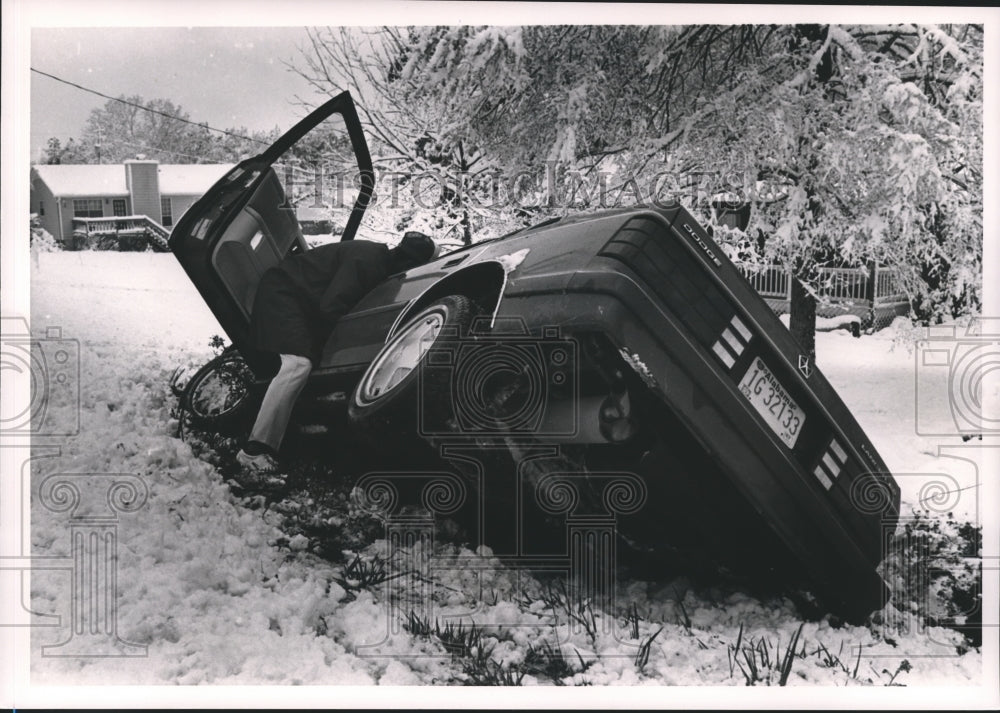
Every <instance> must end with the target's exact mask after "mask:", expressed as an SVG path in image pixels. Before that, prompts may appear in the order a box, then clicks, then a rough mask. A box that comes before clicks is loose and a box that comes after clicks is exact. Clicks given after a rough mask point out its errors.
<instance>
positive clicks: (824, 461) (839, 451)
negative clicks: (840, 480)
mask: <svg viewBox="0 0 1000 713" xmlns="http://www.w3.org/2000/svg"><path fill="white" fill-rule="evenodd" d="M846 464H847V453H846V452H845V451H844V447H843V446H841V445H840V444H839V443H838V442H837V439H836V438H834V439H833V440H832V441H830V445H829V446H828V447H827V449H826V451H824V453H823V457H822V458H820V460H819V463H817V464H816V468H815V470H813V474H814V475H815V476H816V477H817V478H818V479H819V482H821V483H822V484H823V487H824V488H826V489H827V490H829V489H830V488H832V487H833V481H834V480H836V479H837V476H838V475H840V471H841V469H842V468H843V467H844V465H846Z"/></svg>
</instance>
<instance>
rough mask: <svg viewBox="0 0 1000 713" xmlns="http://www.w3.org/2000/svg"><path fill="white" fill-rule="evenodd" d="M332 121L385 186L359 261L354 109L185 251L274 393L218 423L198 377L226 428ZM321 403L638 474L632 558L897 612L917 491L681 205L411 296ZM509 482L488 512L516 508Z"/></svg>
mask: <svg viewBox="0 0 1000 713" xmlns="http://www.w3.org/2000/svg"><path fill="white" fill-rule="evenodd" d="M332 116H336V117H338V118H339V120H341V121H342V122H343V126H344V128H345V135H346V136H347V137H348V139H349V146H350V149H351V150H352V153H353V156H354V160H355V161H356V163H357V167H356V170H357V171H358V174H359V175H360V176H361V177H362V180H361V184H360V190H359V191H358V195H357V197H356V201H355V203H354V207H353V210H352V212H351V215H350V218H349V219H348V220H347V222H346V226H345V227H344V230H343V233H342V236H341V238H340V239H341V240H350V239H352V238H353V237H354V234H355V232H356V231H357V228H358V225H359V223H360V221H361V219H362V216H363V214H364V212H365V207H366V205H367V203H368V200H369V198H370V196H371V194H372V191H373V182H374V179H373V176H374V174H373V172H372V165H371V160H370V158H369V154H368V149H367V146H366V144H365V139H364V136H363V133H362V130H361V126H360V123H359V121H358V118H357V115H356V114H355V111H354V107H353V104H352V102H351V98H350V96H349V94H347V93H344V94H341V95H339V96H338V97H335V98H334V99H332V100H331V101H329V102H328V103H326V104H325V105H323V106H322V107H320V108H319V109H317V110H316V111H315V112H314V113H313V114H311V115H310V116H308V117H307V118H306V119H304V120H302V121H301V122H300V123H299V124H298V125H296V126H295V127H294V128H293V129H292V130H291V131H290V132H289V133H288V134H286V135H285V136H284V137H282V138H281V139H279V141H278V142H276V143H275V144H274V145H273V146H272V147H271V148H269V149H268V150H267V151H265V152H264V153H262V154H261V155H259V156H257V157H254V158H251V159H248V160H246V161H243V162H242V163H240V164H239V165H238V166H236V167H235V168H234V169H232V170H231V171H230V172H229V173H228V174H227V175H226V176H225V177H224V178H223V179H222V180H220V181H219V182H218V183H217V184H216V185H215V186H213V187H212V188H211V189H210V190H209V191H208V192H207V193H206V194H205V196H204V197H203V198H201V199H200V200H199V201H198V202H197V203H195V204H194V205H193V206H192V207H191V209H190V210H188V211H187V212H186V213H185V214H184V216H183V217H182V218H181V219H180V220H179V221H178V223H177V225H176V227H175V228H174V230H173V232H172V234H171V237H170V241H169V243H170V248H171V250H172V251H173V253H174V254H175V255H176V257H177V259H178V260H179V261H180V263H181V265H182V266H183V267H184V269H185V270H186V271H187V274H188V275H189V276H190V278H191V280H192V282H193V283H194V284H195V286H196V287H197V289H198V290H199V291H200V293H201V295H202V297H203V298H204V299H205V301H206V303H207V304H208V306H209V307H210V308H211V309H212V311H213V312H214V314H215V315H216V317H217V319H218V321H219V323H220V324H221V325H222V327H223V328H224V330H225V331H226V333H227V334H228V336H229V338H230V339H231V340H232V343H233V345H234V348H235V350H234V351H233V352H231V353H229V354H228V355H224V357H225V358H226V359H229V360H230V362H232V360H240V362H241V363H245V364H246V365H248V366H249V370H250V371H251V372H252V374H253V375H254V377H253V378H254V380H255V382H256V386H252V387H251V388H249V389H244V390H242V391H240V392H239V395H238V398H235V399H232V398H231V399H228V400H226V401H225V402H224V403H223V405H222V406H219V405H218V404H217V403H216V404H214V405H211V406H208V405H206V406H204V407H203V408H201V407H199V404H201V403H205V404H208V403H209V399H208V398H207V397H206V398H204V399H203V398H201V397H200V396H199V389H201V390H204V391H205V392H206V393H208V392H209V391H211V385H210V382H211V379H210V378H209V376H210V372H208V371H206V372H204V374H201V375H198V376H196V377H195V378H193V379H192V380H191V382H190V383H189V384H188V387H187V395H188V400H189V403H190V406H191V408H192V409H193V410H194V411H195V412H196V415H199V412H200V415H201V417H202V418H203V421H204V422H205V423H208V424H211V423H218V424H221V423H224V422H226V421H227V420H228V421H229V422H232V420H233V419H234V418H235V417H236V416H237V415H239V414H242V415H244V416H245V415H246V413H247V412H248V411H252V410H253V408H254V405H253V398H252V394H253V393H254V392H255V390H259V388H260V386H261V385H264V384H266V383H267V381H268V379H269V378H270V376H271V375H272V374H273V373H274V369H275V364H274V361H273V358H272V356H271V355H268V354H263V353H259V352H257V351H256V350H255V349H254V347H253V345H252V342H251V340H250V338H249V337H250V333H249V326H250V310H251V307H252V305H253V299H254V296H255V290H256V286H257V284H258V282H259V281H260V278H261V276H262V275H263V273H264V272H265V271H266V270H267V269H268V268H270V267H272V266H273V265H275V264H276V263H277V262H278V261H279V260H281V259H282V258H283V257H285V256H287V255H289V254H292V253H295V252H299V251H303V250H308V249H310V248H309V244H308V243H307V242H306V240H305V239H304V237H303V234H302V231H301V228H300V225H299V223H298V221H297V220H296V212H295V206H294V201H292V200H290V197H289V193H290V192H291V190H292V187H291V186H290V185H289V181H288V180H287V179H286V178H285V177H284V176H283V172H282V170H279V169H278V168H277V167H278V165H279V164H280V163H281V162H282V161H283V160H284V159H282V157H283V156H285V157H287V156H288V155H289V152H291V151H294V146H296V144H297V143H299V142H300V141H302V140H303V138H304V137H306V136H307V135H308V134H309V133H310V132H311V131H312V130H314V129H315V128H316V127H317V126H318V125H319V124H320V123H321V122H323V121H324V120H326V119H327V118H329V117H332ZM344 145H346V143H345V144H344ZM223 381H225V380H223ZM216 386H217V385H216ZM304 398H305V400H306V401H308V400H309V399H312V400H314V401H322V402H324V403H326V404H330V403H334V404H337V405H338V406H340V407H342V408H343V409H346V410H347V412H348V414H349V419H350V422H351V423H352V424H353V426H354V427H356V428H357V429H359V431H360V432H362V433H366V434H369V435H372V434H374V435H375V437H376V438H377V436H378V434H379V433H383V432H386V431H395V432H405V433H409V434H415V435H416V436H419V437H420V438H421V439H423V440H424V441H426V442H428V443H431V444H432V445H434V446H436V447H438V448H445V447H447V446H448V445H449V444H456V443H462V444H466V446H467V447H471V448H473V449H474V448H483V449H490V448H494V449H495V448H502V449H503V450H505V451H506V452H508V453H513V454H515V456H517V454H520V455H521V456H522V457H527V456H524V454H526V453H529V452H531V451H532V448H535V449H536V455H535V463H536V464H537V463H539V462H542V461H544V458H542V459H541V460H539V458H538V456H537V447H538V446H547V447H549V448H550V451H548V452H550V453H556V452H558V453H559V457H558V458H553V460H552V462H553V463H554V464H555V465H553V466H552V468H554V469H556V470H558V469H563V470H565V469H566V467H567V466H566V463H567V458H566V457H565V456H566V454H572V456H573V458H572V462H573V463H574V464H575V466H576V467H578V468H579V469H580V470H581V472H583V473H584V475H585V476H586V474H587V473H593V474H599V473H608V472H627V473H629V474H632V475H634V476H636V477H638V478H639V479H641V482H642V490H643V493H644V500H643V502H642V503H641V507H635V508H630V509H629V508H626V509H625V510H628V512H625V511H624V510H623V511H622V512H621V513H620V517H619V518H618V521H617V522H618V525H619V527H620V531H621V534H622V536H623V537H625V538H626V539H627V541H629V542H635V543H654V544H656V543H665V544H668V545H670V546H676V547H680V548H688V549H690V550H694V551H704V552H705V553H706V556H712V557H720V558H721V559H724V560H728V561H736V562H744V563H746V562H755V563H761V564H763V566H768V567H770V566H779V565H780V566H783V567H791V568H794V569H795V570H796V571H797V572H800V573H804V574H805V575H806V576H807V578H808V580H809V581H810V582H811V583H812V587H813V589H814V591H815V592H816V593H817V594H819V595H820V596H821V598H822V599H823V601H824V602H825V603H826V604H827V606H829V607H830V608H831V609H832V610H833V611H836V612H838V613H840V614H842V615H844V616H845V617H847V618H849V619H852V620H856V619H861V618H863V617H864V616H866V615H867V614H868V613H870V612H871V611H872V610H874V609H877V608H879V607H880V606H881V605H882V604H883V603H885V601H886V600H887V596H888V594H887V589H886V586H885V584H884V583H883V581H882V580H881V578H880V576H879V575H878V573H877V567H878V565H879V563H880V561H881V559H882V556H883V552H884V549H885V542H886V541H887V538H888V536H890V535H891V534H892V531H893V530H894V528H895V521H896V517H897V515H898V508H899V488H898V486H897V485H896V483H895V481H894V480H893V477H892V475H891V474H890V473H889V472H888V470H887V468H886V466H885V464H884V463H883V461H882V459H881V458H880V457H879V455H878V453H877V452H876V450H875V448H874V447H873V445H872V444H871V442H870V441H869V439H868V438H867V436H866V435H865V433H864V432H863V431H862V429H861V428H860V426H859V425H858V423H857V422H856V421H855V419H854V418H853V416H852V415H851V413H850V412H849V411H848V409H847V407H846V406H845V405H844V403H843V402H842V401H841V399H840V398H839V397H838V396H837V394H836V392H835V391H834V389H833V388H832V387H831V386H830V384H829V383H828V382H827V381H826V379H825V378H824V377H823V375H822V373H821V372H820V371H819V370H818V369H817V368H816V367H815V366H814V365H812V364H811V363H810V362H809V360H808V359H807V358H805V357H804V356H803V355H802V354H801V350H800V349H799V347H798V346H797V344H796V342H795V341H794V340H793V338H792V337H791V335H790V334H789V332H788V331H787V330H786V329H785V327H784V326H783V325H782V324H781V323H780V321H779V320H778V319H777V318H776V316H775V315H774V313H773V312H772V311H771V310H770V309H769V307H768V306H767V304H766V303H765V302H764V301H763V300H762V299H761V298H760V297H759V296H758V295H757V294H756V293H755V291H754V290H753V288H752V287H751V286H750V285H749V284H748V283H747V282H746V280H744V278H743V277H742V276H741V275H740V273H739V272H738V270H737V269H736V268H735V267H734V266H733V265H732V264H731V263H730V261H729V260H728V259H727V258H726V256H725V255H724V253H723V252H722V251H721V250H720V248H719V247H718V246H717V245H716V244H715V243H714V242H713V240H712V239H711V237H710V236H709V235H708V234H707V233H706V231H705V230H704V229H703V228H702V227H701V226H700V225H699V224H698V223H697V222H696V221H695V220H694V219H693V218H692V216H691V215H690V214H689V213H688V212H687V211H686V210H685V209H684V208H683V207H681V206H679V205H675V206H669V207H664V208H657V209H645V208H643V209H623V210H612V211H605V212H602V213H595V214H588V215H581V216H576V217H570V218H562V219H556V220H550V221H547V222H546V223H543V224H541V225H538V226H535V227H532V228H527V229H523V230H520V231H517V232H515V233H512V234H510V235H506V236H503V237H500V238H496V239H493V240H488V241H483V242H479V243H475V244H473V245H471V246H467V247H461V248H459V249H456V250H453V251H451V252H448V253H447V254H445V255H442V256H440V257H439V258H437V259H435V260H433V261H432V262H430V263H428V264H426V265H423V266H421V267H419V268H416V269H412V270H409V271H408V272H405V273H400V274H395V275H391V276H389V277H388V278H387V279H386V280H385V281H384V282H382V283H381V284H379V285H378V286H377V287H375V288H374V289H373V290H371V292H369V293H368V294H367V295H366V296H365V297H364V298H362V299H361V301H360V302H359V303H357V304H356V305H355V306H354V307H353V309H352V310H351V311H350V312H349V313H348V314H347V315H346V316H344V317H343V318H342V319H340V320H339V322H338V323H337V324H336V326H335V328H334V330H333V332H332V334H331V335H330V337H329V340H328V341H327V343H326V346H325V349H324V350H323V354H322V358H321V360H320V362H319V364H318V365H316V367H315V368H314V370H313V373H312V375H311V377H310V383H309V385H308V386H307V391H306V395H305V397H304ZM320 413H323V411H320ZM523 470H524V471H525V472H527V471H528V470H530V469H523ZM595 477H596V476H595ZM489 478H490V475H489V473H487V474H486V480H487V482H486V484H485V487H484V489H483V490H482V492H480V496H481V497H490V493H500V492H501V491H507V490H509V488H508V487H507V485H506V484H501V485H496V484H494V485H493V486H491V485H490V483H489ZM525 479H526V480H527V479H528V477H527V476H525ZM533 482H534V483H535V484H537V482H538V481H537V476H536V477H535V480H534V481H533ZM515 486H516V487H515ZM512 487H515V489H517V490H518V496H517V497H522V496H521V495H520V488H521V485H520V484H517V483H515V484H514V486H512ZM524 487H525V488H529V487H530V483H525V484H524ZM504 495H505V497H506V498H507V499H508V500H516V499H517V498H514V497H513V496H512V495H511V493H510V492H504ZM515 505H516V503H515ZM522 545H523V543H521V544H516V547H518V548H521V549H522V550H523V547H522ZM512 554H517V552H512Z"/></svg>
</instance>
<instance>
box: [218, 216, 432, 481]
mask: <svg viewBox="0 0 1000 713" xmlns="http://www.w3.org/2000/svg"><path fill="white" fill-rule="evenodd" d="M435 252H436V246H435V245H434V242H433V241H432V240H431V239H430V238H429V237H427V236H426V235H424V234H422V233H417V232H408V233H406V234H405V235H404V236H403V239H402V240H401V241H400V242H399V245H397V246H396V247H394V248H392V249H390V248H389V247H388V246H387V245H384V244H382V243H375V242H371V241H367V240H348V241H343V242H339V243H331V244H328V245H321V246H319V247H316V248H313V249H312V250H307V251H306V252H303V253H298V254H295V255H291V256H289V257H287V258H285V259H284V260H282V261H281V262H280V263H278V265H276V266H275V267H272V268H271V269H269V270H268V271H267V272H265V273H264V276H263V277H262V278H261V281H260V285H259V287H258V288H257V294H256V296H255V297H254V303H253V310H252V312H251V317H250V322H251V324H250V329H251V338H252V340H253V342H254V345H255V346H256V348H257V349H259V350H260V351H263V352H270V353H273V354H277V355H279V357H280V359H281V365H280V367H279V368H278V373H277V374H276V375H275V377H274V378H273V379H272V380H271V383H270V384H269V385H268V387H267V391H266V392H265V394H264V400H263V401H262V402H261V405H260V411H259V412H258V414H257V420H256V421H255V422H254V426H253V430H251V432H250V437H249V439H248V440H247V442H246V444H245V445H244V446H243V448H241V449H240V451H239V453H237V455H236V459H237V461H239V463H240V465H241V466H243V468H244V470H247V471H254V472H257V473H276V472H277V471H278V468H279V466H278V462H277V460H276V458H277V454H278V449H279V448H280V447H281V441H282V440H283V438H284V436H285V430H286V429H287V428H288V421H289V419H290V418H291V415H292V408H293V407H294V405H295V401H296V400H297V399H298V397H299V394H300V393H301V392H302V388H303V387H304V386H305V384H306V381H307V380H308V378H309V374H310V372H311V371H312V368H313V365H315V364H316V363H317V362H318V360H319V356H320V354H321V353H322V350H323V345H324V344H325V342H326V340H327V338H328V337H329V336H330V332H331V331H332V330H333V327H334V325H335V324H336V322H337V320H338V319H340V318H341V317H342V316H343V315H344V314H346V313H347V312H348V310H350V309H351V308H352V307H353V306H354V305H355V304H356V303H357V302H358V301H359V300H360V299H361V298H362V297H364V296H365V294H366V293H367V292H368V291H370V290H371V289H372V288H373V287H375V286H376V285H377V284H378V283H380V282H382V280H384V279H385V278H386V277H388V276H389V275H392V274H394V273H397V272H402V271H404V270H408V269H410V268H413V267H417V266H418V265H422V264H424V263H426V262H427V261H429V260H430V259H431V258H432V257H434V254H435Z"/></svg>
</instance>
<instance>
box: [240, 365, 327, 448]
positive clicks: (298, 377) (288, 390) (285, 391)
mask: <svg viewBox="0 0 1000 713" xmlns="http://www.w3.org/2000/svg"><path fill="white" fill-rule="evenodd" d="M311 371H312V362H311V361H310V360H309V359H307V358H306V357H304V356H298V355H296V354H282V355H281V368H279V369H278V373H277V374H276V375H275V377H274V378H273V379H272V380H271V383H270V385H269V386H268V387H267V392H266V393H265V394H264V400H263V401H262V402H261V404H260V411H259V413H258V414H257V420H256V422H255V423H254V425H253V430H252V431H251V432H250V440H251V441H257V442H259V443H263V444H265V445H266V446H268V447H270V448H271V449H273V450H274V451H277V450H278V448H279V447H280V446H281V441H282V439H283V438H284V436H285V430H286V429H287V428H288V421H289V419H290V418H291V416H292V408H293V407H294V406H295V401H296V399H298V398H299V394H300V393H301V392H302V388H303V387H304V386H305V385H306V381H307V380H308V379H309V373H310V372H311Z"/></svg>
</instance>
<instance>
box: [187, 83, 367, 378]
mask: <svg viewBox="0 0 1000 713" xmlns="http://www.w3.org/2000/svg"><path fill="white" fill-rule="evenodd" d="M374 187H375V174H374V171H373V170H372V161H371V155H370V154H369V152H368V145H367V143H366V142H365V137H364V133H363V131H362V129H361V122H360V121H359V120H358V115H357V111H356V110H355V108H354V102H353V100H352V99H351V95H350V93H349V92H343V93H342V94H339V95H337V96H336V97H334V98H333V99H331V100H330V101H328V102H326V103H325V104H323V105H322V106H320V107H319V108H318V109H316V110H315V111H313V112H312V113H311V114H309V116H307V117H306V118H305V119H303V120H302V121H300V122H299V123H298V124H296V125H295V126H294V127H292V129H291V130H289V131H288V132H287V133H286V134H285V135H284V136H282V137H281V138H280V139H278V140H277V141H276V142H275V143H274V144H272V145H271V146H270V147H269V148H268V149H267V150H266V151H264V152H263V153H261V154H259V155H257V156H254V157H253V158H249V159H246V160H244V161H241V162H240V163H239V164H238V165H237V166H236V167H235V168H233V169H232V170H231V171H229V172H228V173H227V174H226V175H225V176H224V177H223V178H222V179H220V180H219V181H218V182H217V183H216V184H215V185H214V186H212V187H211V188H210V189H209V190H208V192H207V193H205V195H204V196H202V197H201V198H200V199H199V200H198V201H197V202H196V203H195V204H194V205H192V206H191V208H189V209H188V210H187V211H186V212H185V213H184V215H183V216H182V217H181V219H180V220H179V221H177V225H176V226H175V227H174V229H173V231H172V232H171V234H170V241H169V244H170V249H171V251H172V252H173V253H174V255H175V256H176V257H177V259H178V260H179V261H180V263H181V265H182V266H183V267H184V270H185V271H186V272H187V273H188V276H189V277H190V278H191V281H192V282H194V284H195V286H196V287H197V288H198V291H199V292H200V293H201V296H202V298H203V299H204V300H205V302H206V304H208V306H209V308H211V310H212V312H213V313H214V314H215V317H216V319H218V320H219V324H220V325H222V328H223V329H224V330H225V332H226V334H227V335H228V336H229V339H230V340H231V341H232V343H233V344H234V345H235V346H236V348H237V349H238V350H239V351H240V353H241V354H242V355H243V358H244V359H245V360H246V362H247V364H249V365H250V367H251V368H252V369H253V370H254V372H255V373H256V374H257V376H258V377H264V376H269V375H270V372H272V371H273V369H274V368H275V366H276V363H275V360H274V356H273V355H268V354H264V353H261V352H258V351H257V350H256V349H254V347H253V344H252V342H251V340H250V311H251V309H252V308H253V301H254V297H255V296H256V294H257V286H258V284H259V282H260V278H261V277H262V276H263V274H264V272H265V271H266V270H268V269H269V268H271V267H273V266H274V265H276V264H278V262H279V261H280V260H282V259H283V258H284V257H286V256H287V255H290V254H292V253H295V252H300V251H304V250H308V249H309V245H308V244H307V243H306V241H305V239H304V238H303V235H302V230H301V227H300V225H299V220H300V216H302V215H309V217H310V218H312V219H316V220H320V221H324V222H325V224H327V225H329V226H330V227H331V233H330V237H329V239H337V237H338V235H339V239H340V240H351V239H353V238H354V234H355V233H356V232H357V229H358V225H359V224H360V223H361V218H362V217H363V215H364V212H365V209H366V208H367V207H368V201H369V200H370V198H371V195H372V192H373V190H374Z"/></svg>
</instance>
